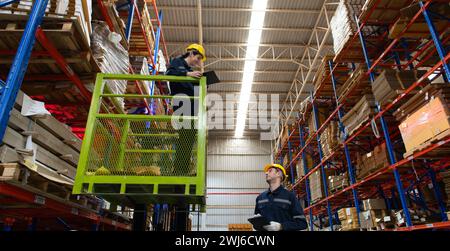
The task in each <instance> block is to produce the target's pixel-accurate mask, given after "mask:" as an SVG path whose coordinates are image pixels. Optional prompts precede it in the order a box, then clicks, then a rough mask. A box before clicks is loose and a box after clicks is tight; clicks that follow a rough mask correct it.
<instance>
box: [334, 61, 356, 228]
mask: <svg viewBox="0 0 450 251" xmlns="http://www.w3.org/2000/svg"><path fill="white" fill-rule="evenodd" d="M328 66H329V67H330V74H331V84H332V85H333V92H334V98H335V99H336V107H339V97H338V95H337V91H336V78H335V77H334V74H333V61H331V60H330V61H328ZM337 113H338V120H339V121H338V122H339V128H340V130H341V132H342V133H343V135H344V138H343V140H342V142H345V141H346V140H347V136H348V135H347V133H346V131H345V126H344V124H342V117H343V114H342V111H341V109H339V110H338V112H337ZM344 153H345V160H346V161H347V170H348V175H349V177H350V183H351V185H353V184H355V183H356V179H355V173H354V172H353V165H352V160H351V158H350V152H349V150H348V147H347V144H345V143H344ZM352 193H353V201H354V204H355V207H356V213H357V215H358V223H359V224H361V220H360V219H359V212H360V208H359V201H358V194H357V193H356V189H354V188H352Z"/></svg>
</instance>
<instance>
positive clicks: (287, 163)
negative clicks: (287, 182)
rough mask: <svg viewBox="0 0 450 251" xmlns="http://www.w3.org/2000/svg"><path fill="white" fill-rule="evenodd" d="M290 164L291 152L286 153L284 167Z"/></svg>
mask: <svg viewBox="0 0 450 251" xmlns="http://www.w3.org/2000/svg"><path fill="white" fill-rule="evenodd" d="M288 165H289V154H287V153H286V154H285V155H284V157H283V167H284V168H287V166H288Z"/></svg>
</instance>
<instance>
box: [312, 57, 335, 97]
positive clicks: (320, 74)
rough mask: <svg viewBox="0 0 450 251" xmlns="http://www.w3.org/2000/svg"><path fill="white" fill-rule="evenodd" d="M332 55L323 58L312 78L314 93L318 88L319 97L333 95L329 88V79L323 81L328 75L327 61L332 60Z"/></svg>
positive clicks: (331, 88)
mask: <svg viewBox="0 0 450 251" xmlns="http://www.w3.org/2000/svg"><path fill="white" fill-rule="evenodd" d="M333 58H334V55H326V56H324V57H323V59H322V62H321V63H320V65H319V67H318V68H317V72H316V75H315V76H314V80H313V81H314V93H316V92H317V90H318V89H319V88H320V89H321V92H320V95H324V96H325V95H327V94H328V95H331V94H332V93H333V87H332V86H331V78H328V81H325V78H326V77H328V76H329V74H330V66H329V63H328V61H330V60H333Z"/></svg>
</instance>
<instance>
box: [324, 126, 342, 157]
mask: <svg viewBox="0 0 450 251" xmlns="http://www.w3.org/2000/svg"><path fill="white" fill-rule="evenodd" d="M338 144H339V127H338V123H337V122H336V121H330V123H329V124H328V126H327V127H326V128H325V129H324V130H323V132H322V133H321V134H320V145H321V146H322V152H323V156H324V157H328V156H329V155H330V154H331V152H332V151H333V150H334V148H335V147H336V146H337V145H338Z"/></svg>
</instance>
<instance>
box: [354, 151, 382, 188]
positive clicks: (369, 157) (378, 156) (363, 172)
mask: <svg viewBox="0 0 450 251" xmlns="http://www.w3.org/2000/svg"><path fill="white" fill-rule="evenodd" d="M388 158H389V156H388V153H387V151H386V144H385V143H383V144H381V145H378V146H376V147H375V149H374V150H373V151H372V152H370V153H367V154H358V155H357V156H356V178H357V179H358V180H360V179H363V178H364V177H366V176H367V175H369V174H370V173H374V172H376V171H377V170H379V169H380V168H383V167H387V166H389V159H388Z"/></svg>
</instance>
